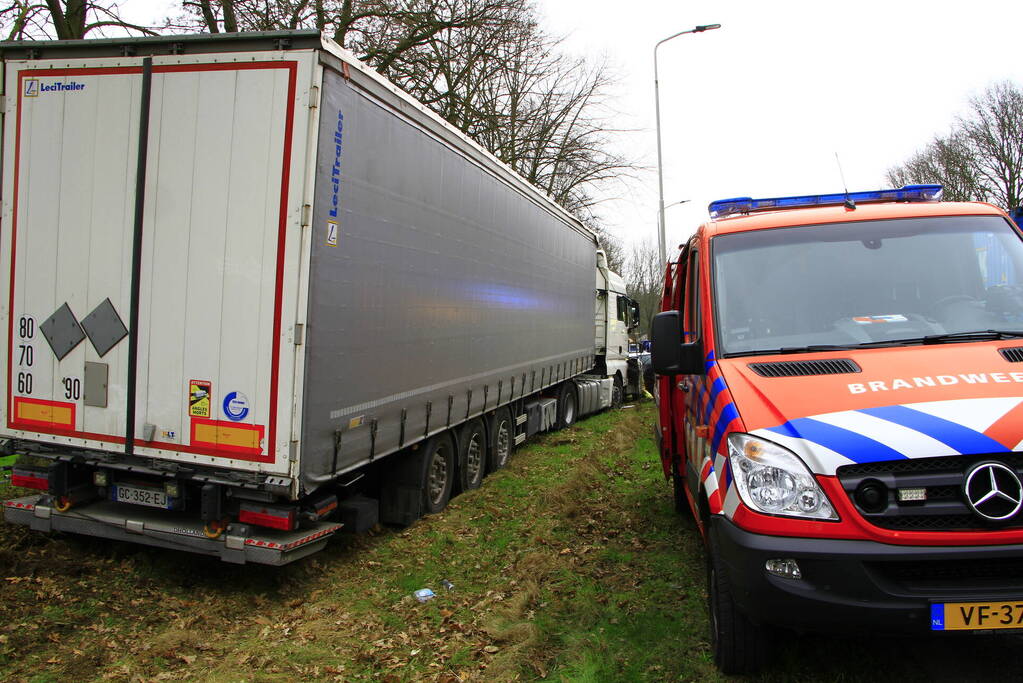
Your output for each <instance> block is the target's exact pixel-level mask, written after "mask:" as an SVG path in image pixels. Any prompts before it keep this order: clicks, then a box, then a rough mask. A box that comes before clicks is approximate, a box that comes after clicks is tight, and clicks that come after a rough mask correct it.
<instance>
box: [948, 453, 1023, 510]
mask: <svg viewBox="0 0 1023 683" xmlns="http://www.w3.org/2000/svg"><path fill="white" fill-rule="evenodd" d="M963 493H964V494H966V503H967V505H969V506H970V509H971V510H973V511H974V512H975V513H977V515H978V516H980V517H982V518H984V519H986V520H989V521H991V522H1002V521H1004V520H1006V519H1009V518H1010V517H1012V516H1013V515H1015V514H1016V513H1017V512H1019V509H1020V507H1021V506H1023V483H1020V480H1019V476H1017V474H1016V472H1015V471H1014V470H1012V469H1011V468H1010V467H1007V466H1006V465H1003V464H1002V463H1000V462H991V461H988V462H982V463H980V464H978V465H975V466H974V467H973V468H972V469H970V471H969V472H967V473H966V481H965V482H964V483H963Z"/></svg>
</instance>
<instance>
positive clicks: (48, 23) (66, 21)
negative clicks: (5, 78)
mask: <svg viewBox="0 0 1023 683" xmlns="http://www.w3.org/2000/svg"><path fill="white" fill-rule="evenodd" d="M0 31H2V32H3V34H4V36H5V37H6V39H7V40H36V39H52V38H57V39H58V40H76V39H80V38H85V37H86V36H88V35H90V34H93V35H95V34H99V35H108V34H109V32H110V31H115V32H118V33H121V34H123V33H125V32H127V33H129V34H143V35H155V34H156V32H157V29H155V28H153V27H150V26H140V25H138V24H134V23H132V22H129V21H126V20H124V19H123V18H122V17H121V10H120V7H119V6H118V5H117V3H114V2H101V1H99V0H44V1H42V2H38V1H35V2H34V1H33V0H9V1H8V2H7V3H6V4H3V5H0Z"/></svg>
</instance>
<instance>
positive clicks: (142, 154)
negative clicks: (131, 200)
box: [124, 57, 153, 455]
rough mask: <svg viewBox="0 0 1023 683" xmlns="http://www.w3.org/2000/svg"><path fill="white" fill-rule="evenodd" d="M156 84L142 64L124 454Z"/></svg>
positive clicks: (131, 421) (131, 427)
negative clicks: (150, 112)
mask: <svg viewBox="0 0 1023 683" xmlns="http://www.w3.org/2000/svg"><path fill="white" fill-rule="evenodd" d="M152 84H153V58H152V57H146V58H145V59H143V60H142V101H141V102H140V103H139V155H138V165H137V166H136V168H135V225H134V228H133V235H132V245H131V310H130V312H129V313H128V320H129V322H128V391H127V402H128V404H127V416H126V419H127V423H126V424H125V428H124V453H125V455H132V454H133V453H134V452H135V395H136V388H135V385H136V383H137V381H138V362H139V334H138V328H139V295H140V292H139V289H140V287H141V281H142V217H143V212H144V211H145V207H146V160H147V157H148V154H149V100H150V94H151V90H152Z"/></svg>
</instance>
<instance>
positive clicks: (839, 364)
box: [749, 358, 860, 377]
mask: <svg viewBox="0 0 1023 683" xmlns="http://www.w3.org/2000/svg"><path fill="white" fill-rule="evenodd" d="M749 369H750V370H752V371H753V372H755V373H757V374H758V375H760V376H761V377H809V376H811V375H844V374H847V373H851V372H860V366H859V365H857V364H856V363H855V362H853V361H852V360H850V359H848V358H833V359H828V360H785V361H777V362H773V363H750V364H749Z"/></svg>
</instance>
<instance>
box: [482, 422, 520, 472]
mask: <svg viewBox="0 0 1023 683" xmlns="http://www.w3.org/2000/svg"><path fill="white" fill-rule="evenodd" d="M514 441H515V432H514V428H513V427H512V421H511V413H510V412H508V409H507V408H500V409H498V410H495V411H494V413H493V414H492V415H491V416H490V448H489V449H488V454H487V471H488V472H496V471H497V470H499V469H501V468H502V467H504V466H505V465H507V464H508V460H509V459H510V458H511V451H512V445H513V444H514Z"/></svg>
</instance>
